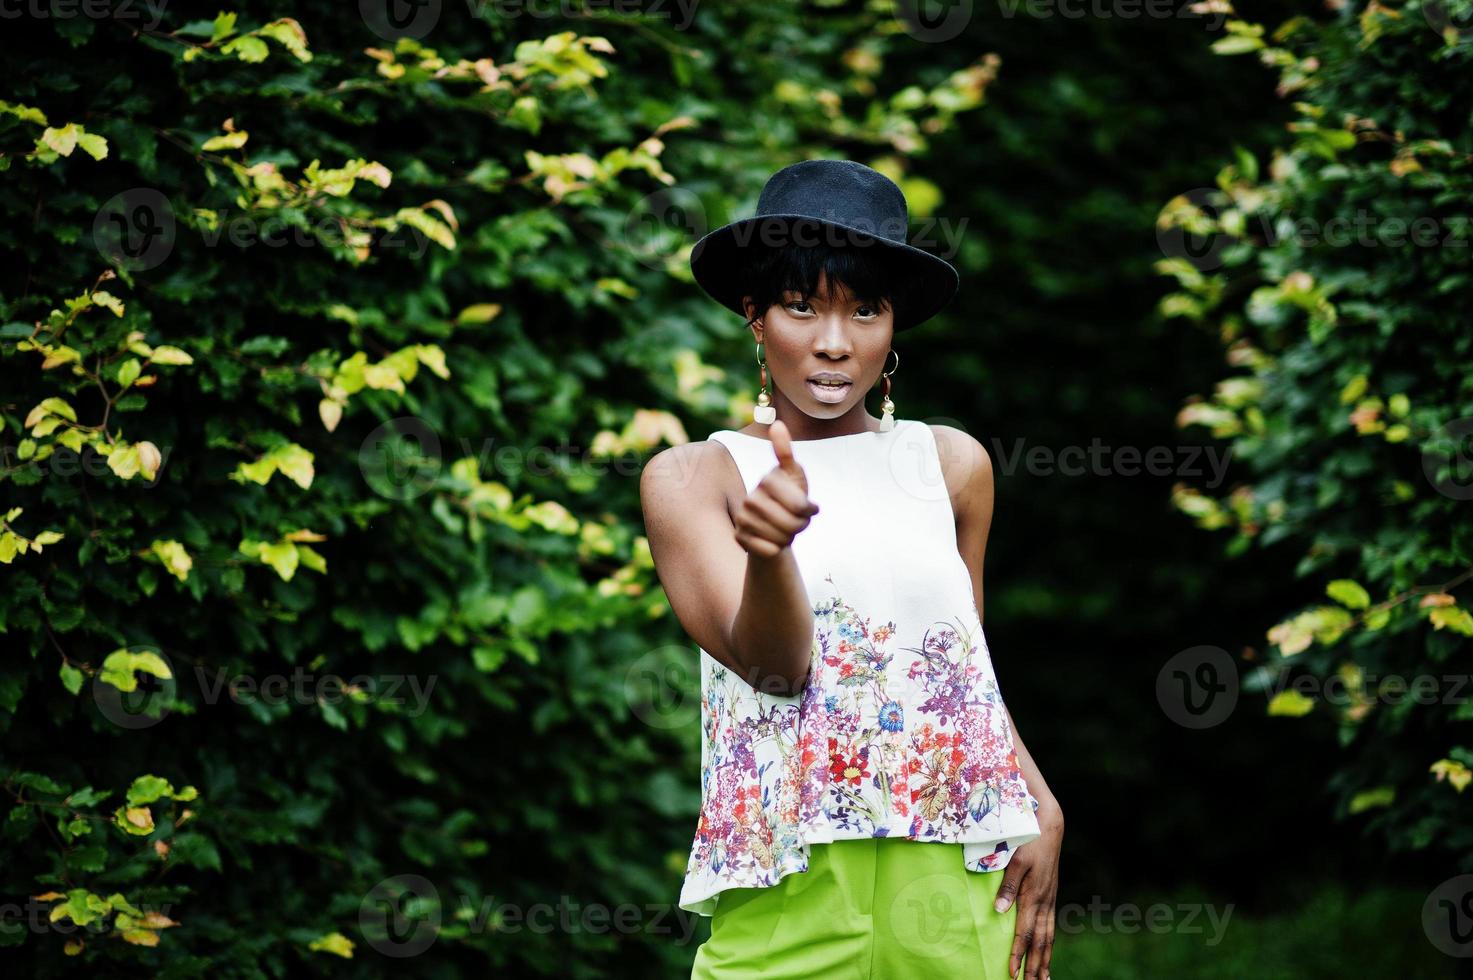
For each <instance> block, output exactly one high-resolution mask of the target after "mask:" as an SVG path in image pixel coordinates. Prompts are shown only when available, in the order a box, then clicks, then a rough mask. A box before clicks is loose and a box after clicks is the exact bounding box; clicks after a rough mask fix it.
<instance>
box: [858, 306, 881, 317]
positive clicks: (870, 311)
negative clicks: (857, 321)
mask: <svg viewBox="0 0 1473 980" xmlns="http://www.w3.org/2000/svg"><path fill="white" fill-rule="evenodd" d="M856 312H857V313H858V314H859V315H860V316H862V317H872V316H879V315H880V311H879V310H877V309H875V308H874V307H873V306H861V307H860V308H859V309H858V310H857V311H856Z"/></svg>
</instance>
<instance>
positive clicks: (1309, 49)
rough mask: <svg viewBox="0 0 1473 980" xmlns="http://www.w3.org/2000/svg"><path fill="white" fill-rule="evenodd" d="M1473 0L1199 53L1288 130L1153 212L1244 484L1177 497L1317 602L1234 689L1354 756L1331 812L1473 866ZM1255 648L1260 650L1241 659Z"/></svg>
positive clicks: (1341, 771)
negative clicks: (1224, 62) (1251, 90)
mask: <svg viewBox="0 0 1473 980" xmlns="http://www.w3.org/2000/svg"><path fill="white" fill-rule="evenodd" d="M1470 15H1473V5H1470V4H1468V3H1466V2H1463V0H1453V2H1451V3H1445V2H1442V0H1435V2H1433V0H1429V2H1419V0H1412V2H1410V3H1407V4H1404V5H1383V4H1380V3H1378V2H1374V0H1372V2H1370V3H1366V4H1348V5H1344V6H1342V7H1340V8H1339V9H1337V10H1336V11H1335V12H1334V13H1332V14H1331V15H1329V16H1327V17H1325V18H1321V19H1315V18H1311V17H1295V18H1293V19H1291V20H1289V21H1287V22H1285V23H1284V24H1282V25H1281V26H1279V27H1278V28H1277V29H1275V30H1273V31H1271V32H1270V31H1267V30H1266V29H1265V28H1264V27H1263V26H1262V25H1259V24H1255V23H1251V22H1248V21H1246V20H1239V19H1232V20H1229V21H1228V23H1227V30H1228V34H1227V36H1225V37H1224V38H1222V39H1221V40H1219V41H1218V42H1217V44H1216V45H1215V47H1216V48H1217V49H1218V50H1219V51H1220V52H1221V53H1224V54H1241V53H1249V52H1251V53H1253V54H1255V55H1256V56H1257V57H1259V58H1261V60H1262V61H1263V62H1264V63H1265V64H1266V65H1268V66H1270V67H1271V68H1273V69H1275V70H1276V71H1277V72H1278V75H1279V92H1280V94H1281V95H1282V96H1284V97H1286V98H1288V99H1291V100H1293V104H1294V107H1295V110H1296V116H1297V118H1296V119H1295V121H1293V122H1292V123H1291V124H1290V125H1289V127H1288V132H1287V134H1286V135H1285V138H1284V140H1283V143H1282V145H1281V146H1279V147H1278V148H1277V149H1275V150H1274V152H1273V154H1272V158H1271V159H1270V160H1268V161H1266V163H1262V162H1260V161H1259V160H1257V159H1255V158H1254V157H1253V156H1252V155H1251V154H1248V153H1240V154H1239V157H1238V159H1237V160H1236V161H1235V162H1234V163H1233V164H1231V165H1229V166H1227V167H1224V168H1223V169H1222V171H1221V172H1220V173H1219V174H1218V176H1217V180H1216V185H1215V187H1212V188H1204V189H1203V191H1202V192H1201V193H1199V194H1195V195H1183V196H1181V197H1179V198H1177V199H1175V200H1173V201H1172V202H1170V203H1169V204H1168V205H1167V207H1166V208H1165V209H1164V210H1163V212H1162V215H1161V219H1160V228H1161V231H1162V234H1163V241H1169V242H1172V243H1173V245H1172V247H1171V248H1170V249H1169V251H1173V252H1174V254H1173V255H1172V257H1170V258H1168V259H1166V260H1164V261H1162V262H1161V263H1160V265H1159V268H1160V270H1161V271H1162V272H1163V273H1165V274H1169V275H1171V276H1173V277H1175V280H1176V282H1177V283H1178V285H1179V287H1180V288H1179V290H1178V291H1177V292H1175V293H1173V294H1172V295H1170V296H1168V297H1167V298H1166V300H1165V301H1164V302H1163V305H1162V311H1163V312H1164V313H1166V314H1167V315H1168V316H1179V317H1184V318H1186V319H1188V320H1191V321H1194V322H1197V323H1201V324H1203V325H1204V326H1209V327H1211V328H1212V329H1214V330H1216V331H1217V332H1218V334H1219V335H1220V337H1221V339H1222V341H1223V344H1224V346H1225V348H1226V351H1227V363H1228V365H1229V366H1230V368H1231V369H1232V370H1231V373H1229V374H1228V375H1227V376H1226V377H1224V378H1223V379H1222V380H1221V381H1220V383H1219V384H1218V385H1217V387H1216V389H1215V390H1214V391H1213V392H1212V393H1211V394H1210V395H1206V396H1202V397H1198V398H1194V399H1192V400H1191V401H1190V402H1189V403H1188V404H1187V405H1186V406H1185V407H1184V408H1183V409H1182V411H1181V414H1180V417H1179V422H1180V424H1181V425H1184V426H1203V427H1206V428H1207V429H1209V430H1210V431H1211V432H1212V434H1213V435H1215V436H1218V437H1221V438H1223V439H1225V440H1228V441H1229V443H1230V445H1231V448H1232V451H1233V453H1234V458H1235V460H1236V461H1237V462H1239V463H1240V464H1242V465H1243V466H1245V467H1246V468H1247V470H1248V472H1249V473H1250V474H1251V479H1250V481H1248V482H1244V483H1242V484H1240V485H1238V486H1236V487H1235V488H1233V489H1232V490H1231V492H1230V493H1227V494H1226V495H1225V496H1211V495H1207V494H1204V493H1202V492H1200V490H1198V489H1195V488H1193V487H1191V486H1189V485H1186V484H1182V485H1180V486H1179V487H1178V490H1177V497H1176V499H1177V503H1178V505H1179V506H1180V508H1181V509H1182V510H1183V511H1185V512H1186V513H1187V514H1189V515H1191V516H1192V517H1194V518H1195V519H1196V521H1197V523H1198V524H1200V525H1201V526H1202V527H1204V528H1209V529H1225V530H1227V531H1229V532H1231V534H1232V537H1231V540H1230V542H1229V548H1230V549H1231V550H1232V551H1233V552H1234V553H1241V552H1242V551H1244V550H1245V549H1247V548H1251V547H1254V546H1255V545H1257V546H1260V547H1262V548H1265V549H1268V550H1269V552H1271V553H1273V554H1276V555H1278V556H1279V559H1280V560H1281V561H1284V562H1290V563H1293V570H1294V572H1295V573H1296V574H1297V575H1298V576H1301V577H1302V578H1304V579H1305V580H1306V581H1308V582H1309V583H1312V584H1313V588H1314V591H1316V592H1318V593H1319V594H1320V595H1321V598H1320V599H1319V600H1318V601H1317V602H1310V603H1308V604H1306V605H1303V606H1299V607H1297V608H1296V607H1295V606H1290V605H1287V604H1286V606H1285V607H1284V608H1283V616H1284V618H1283V621H1282V622H1279V623H1278V624H1277V625H1275V626H1273V628H1272V629H1270V630H1268V632H1267V637H1266V639H1267V641H1268V643H1267V645H1266V647H1265V649H1263V650H1262V651H1257V652H1254V657H1253V662H1251V663H1249V664H1247V665H1246V666H1247V667H1248V669H1249V673H1248V675H1247V678H1246V681H1245V684H1246V686H1247V687H1248V688H1249V689H1250V690H1258V691H1263V692H1265V693H1267V694H1268V695H1269V700H1268V711H1269V713H1270V714H1274V715H1284V716H1308V719H1309V721H1306V722H1304V723H1306V724H1307V723H1311V722H1312V721H1313V720H1314V719H1321V720H1322V723H1324V724H1327V725H1333V726H1334V727H1335V729H1336V730H1337V731H1338V734H1339V737H1340V742H1341V744H1342V745H1343V746H1344V747H1345V749H1346V751H1345V752H1344V754H1343V756H1342V761H1341V763H1340V764H1339V766H1338V767H1337V769H1336V771H1335V772H1334V773H1333V775H1332V777H1331V786H1332V788H1333V789H1334V791H1335V792H1336V795H1337V799H1338V801H1339V811H1340V813H1341V814H1342V815H1345V816H1354V815H1358V814H1365V815H1366V817H1367V818H1368V822H1367V824H1366V826H1367V829H1368V830H1369V831H1370V832H1372V833H1374V834H1375V835H1376V837H1377V838H1378V844H1379V846H1381V847H1384V848H1389V849H1391V850H1398V851H1405V850H1420V849H1431V850H1433V851H1434V852H1437V853H1441V854H1447V855H1451V856H1455V857H1456V859H1457V860H1458V862H1459V863H1460V864H1461V865H1462V866H1463V867H1464V869H1465V870H1466V869H1468V868H1470V867H1473V826H1470V824H1469V822H1468V821H1467V820H1466V818H1465V812H1466V807H1467V797H1466V796H1464V795H1462V794H1463V793H1464V791H1465V789H1466V788H1467V786H1468V784H1469V782H1470V781H1473V740H1470V738H1469V736H1468V733H1467V727H1466V726H1467V723H1468V722H1469V721H1473V684H1469V683H1468V678H1469V672H1468V669H1467V667H1466V661H1467V656H1468V652H1469V645H1470V641H1469V637H1470V636H1473V614H1470V609H1473V593H1470V590H1469V586H1468V583H1469V582H1470V580H1473V520H1470V519H1469V517H1470V513H1473V512H1470V507H1473V502H1470V501H1473V483H1470V477H1473V472H1470V468H1469V463H1470V455H1469V445H1470V443H1469V441H1468V437H1469V433H1470V432H1473V331H1470V330H1469V319H1468V317H1469V311H1470V309H1473V306H1470V302H1469V297H1470V295H1473V258H1470V256H1473V127H1470V125H1469V124H1470V121H1473V70H1470V69H1473V17H1470ZM1250 652H1251V651H1250Z"/></svg>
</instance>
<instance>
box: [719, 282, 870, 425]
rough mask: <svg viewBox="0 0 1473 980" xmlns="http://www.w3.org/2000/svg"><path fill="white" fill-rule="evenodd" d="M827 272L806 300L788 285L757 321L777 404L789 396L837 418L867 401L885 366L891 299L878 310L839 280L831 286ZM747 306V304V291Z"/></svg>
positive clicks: (796, 404)
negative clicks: (852, 292) (855, 294)
mask: <svg viewBox="0 0 1473 980" xmlns="http://www.w3.org/2000/svg"><path fill="white" fill-rule="evenodd" d="M827 278H828V277H827V276H826V275H825V274H824V273H822V272H821V273H819V280H818V286H817V291H816V293H815V294H814V295H813V296H810V297H808V299H807V300H806V301H805V300H804V299H803V297H802V296H801V295H799V293H798V292H797V291H796V290H789V291H788V292H787V293H785V294H784V295H783V300H782V302H780V303H775V304H773V305H772V306H771V307H770V308H768V309H767V311H766V312H765V313H763V314H761V319H760V320H759V321H758V322H756V323H753V324H752V335H753V336H754V337H755V338H756V339H757V341H758V342H760V343H762V344H763V345H764V348H763V353H764V355H765V357H766V358H767V374H768V378H769V380H770V382H771V385H772V387H773V388H774V389H775V391H774V392H773V402H774V404H776V403H777V402H779V401H786V402H788V403H789V404H790V405H791V406H792V407H793V408H795V409H797V410H798V411H800V412H803V413H804V414H806V415H810V416H812V417H814V418H820V419H834V418H839V417H840V416H842V415H844V414H845V413H847V412H849V411H852V410H854V409H855V407H856V404H858V403H862V402H863V401H864V396H865V394H866V393H867V392H868V391H869V390H870V388H871V387H872V386H873V385H874V383H875V381H876V380H877V379H878V378H879V376H880V372H881V371H883V370H884V369H885V360H886V358H887V357H888V356H889V353H890V341H891V338H892V337H893V336H894V333H895V313H894V310H893V309H892V308H891V307H890V306H889V304H886V305H885V307H884V308H883V309H880V308H878V307H875V306H873V305H871V304H869V303H866V302H864V301H863V300H859V299H856V298H854V297H853V296H851V295H850V294H849V293H848V291H847V290H845V289H844V288H843V287H842V286H838V287H837V288H835V289H834V290H832V291H831V290H830V288H829V284H828V281H827ZM747 304H748V309H749V310H750V309H751V302H750V297H748V298H747ZM756 312H758V311H755V310H753V311H751V312H749V313H748V316H749V317H750V316H752V315H753V313H756ZM859 410H860V411H863V408H860V409H859ZM779 414H780V415H781V414H784V413H783V412H782V411H781V409H779Z"/></svg>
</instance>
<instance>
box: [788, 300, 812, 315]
mask: <svg viewBox="0 0 1473 980" xmlns="http://www.w3.org/2000/svg"><path fill="white" fill-rule="evenodd" d="M795 306H802V307H805V309H801V310H793V312H795V313H806V312H808V311H807V309H806V307H807V306H808V304H807V303H806V302H804V301H803V300H801V299H795V300H793V301H792V302H790V303H789V304H788V309H790V310H792V309H793V307H795Z"/></svg>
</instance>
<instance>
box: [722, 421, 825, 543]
mask: <svg viewBox="0 0 1473 980" xmlns="http://www.w3.org/2000/svg"><path fill="white" fill-rule="evenodd" d="M767 435H768V438H769V439H771V440H772V451H773V453H774V454H775V455H776V457H777V465H776V466H775V467H773V468H772V469H771V470H770V471H769V472H768V473H767V475H766V476H764V477H763V478H762V480H761V482H759V483H758V484H757V486H755V487H753V488H752V492H751V493H749V494H747V497H746V499H745V500H743V501H742V505H741V507H740V508H738V510H737V514H736V518H735V524H736V539H737V543H738V544H740V545H741V546H742V547H743V548H744V549H746V551H747V553H748V554H752V555H758V556H760V557H763V558H772V557H774V556H776V555H777V554H779V553H781V551H782V550H783V549H784V548H786V547H788V546H789V545H791V544H792V543H793V539H794V538H795V537H797V536H798V532H799V531H801V530H803V529H804V528H805V527H807V526H808V521H809V520H810V519H811V518H812V517H813V515H814V514H817V513H818V505H817V504H815V503H814V502H813V501H811V500H809V499H808V478H807V477H806V476H805V475H804V474H803V467H801V466H799V465H798V461H797V460H796V459H794V458H793V440H792V438H791V437H790V436H789V435H788V427H787V425H785V424H784V423H783V422H782V421H781V420H779V421H776V422H773V423H772V425H770V426H768V429H767Z"/></svg>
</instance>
